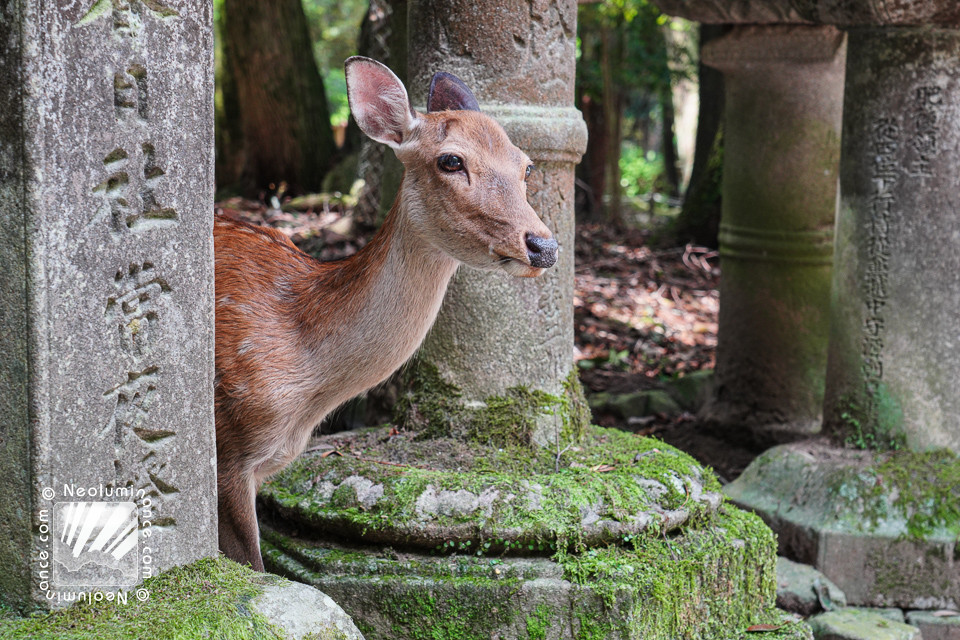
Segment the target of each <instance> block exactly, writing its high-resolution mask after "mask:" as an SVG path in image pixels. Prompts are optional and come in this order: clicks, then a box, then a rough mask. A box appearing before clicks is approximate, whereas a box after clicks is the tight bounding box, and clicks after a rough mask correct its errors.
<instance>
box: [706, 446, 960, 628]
mask: <svg viewBox="0 0 960 640" xmlns="http://www.w3.org/2000/svg"><path fill="white" fill-rule="evenodd" d="M958 486H960V456H958V455H957V454H955V453H952V452H950V451H948V450H946V449H941V450H937V451H928V452H923V453H918V452H913V451H895V452H890V453H877V452H873V451H862V450H854V449H843V448H838V447H835V446H831V445H829V444H827V443H825V442H822V441H808V442H798V443H794V444H789V445H782V446H779V447H774V448H773V449H770V450H769V451H767V452H766V453H764V454H762V455H761V456H759V457H758V458H757V459H756V460H754V461H753V462H752V463H751V464H750V466H749V467H747V469H746V471H744V472H743V475H741V476H740V477H739V478H738V479H737V480H736V481H734V482H732V483H730V484H729V485H727V486H726V487H724V492H725V493H726V494H727V495H728V496H729V497H730V498H731V499H732V500H733V501H734V502H735V503H736V504H738V505H740V506H742V507H744V508H746V509H750V510H752V511H754V512H756V513H757V514H758V515H760V516H761V517H762V518H763V519H764V521H765V522H766V523H767V524H769V525H770V526H771V527H772V528H773V530H774V531H776V532H777V536H778V539H779V544H780V552H781V553H782V554H783V555H785V556H788V557H790V558H792V559H794V560H797V561H800V562H803V563H805V564H810V565H813V566H814V567H816V568H817V569H819V570H820V571H822V572H823V573H824V574H825V575H826V576H827V577H828V578H830V580H832V581H833V582H835V583H836V584H837V586H839V587H840V588H841V589H842V590H843V592H844V593H845V594H846V597H847V603H848V604H851V605H861V606H870V607H900V608H904V609H957V608H958V607H960V572H958V571H957V559H956V558H957V551H958V540H960V512H958V510H957V487H958ZM924 637H926V634H924Z"/></svg>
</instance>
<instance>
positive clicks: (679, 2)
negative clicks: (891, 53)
mask: <svg viewBox="0 0 960 640" xmlns="http://www.w3.org/2000/svg"><path fill="white" fill-rule="evenodd" d="M654 1H655V3H656V5H657V6H658V7H660V9H661V10H662V11H663V12H664V13H669V14H671V15H676V16H681V17H683V18H687V19H689V20H695V21H697V22H706V23H716V24H767V23H777V24H786V23H800V22H807V21H810V22H815V23H821V24H833V25H840V26H854V25H901V26H903V25H957V24H960V7H958V6H957V4H956V2H955V1H954V0H924V1H923V2H910V1H907V0H654Z"/></svg>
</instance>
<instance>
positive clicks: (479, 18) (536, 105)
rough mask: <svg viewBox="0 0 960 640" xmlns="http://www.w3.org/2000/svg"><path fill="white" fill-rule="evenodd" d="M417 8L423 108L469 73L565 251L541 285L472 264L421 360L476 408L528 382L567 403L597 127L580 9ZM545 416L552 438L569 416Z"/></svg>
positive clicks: (554, 5) (417, 87)
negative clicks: (449, 76)
mask: <svg viewBox="0 0 960 640" xmlns="http://www.w3.org/2000/svg"><path fill="white" fill-rule="evenodd" d="M409 11H410V13H409V25H408V29H409V33H410V34H416V37H415V38H411V40H410V52H409V62H408V79H409V82H408V83H407V86H408V87H409V88H410V90H411V97H412V99H413V102H414V104H415V105H419V106H418V108H420V109H423V105H424V104H425V102H426V89H427V87H428V86H429V83H430V77H431V76H432V75H433V73H435V72H436V71H441V70H443V71H448V72H450V73H453V74H456V75H457V76H459V77H460V78H462V79H463V80H464V81H465V82H466V84H467V85H468V86H469V87H470V88H471V89H472V90H473V92H474V93H475V94H476V96H477V99H478V100H479V102H480V106H481V110H482V111H484V112H485V113H487V114H488V115H490V116H492V117H493V118H495V119H496V120H497V121H498V122H500V123H501V124H502V125H503V126H504V128H505V129H506V131H507V134H508V135H509V136H510V139H511V140H512V141H513V143H514V144H516V145H517V146H518V147H520V148H521V149H523V150H524V151H525V152H526V153H527V154H528V155H529V156H530V157H531V158H532V159H533V161H534V163H535V164H536V169H535V171H534V172H533V174H532V175H531V177H530V180H529V183H528V185H529V186H528V188H527V194H528V198H529V201H530V203H531V204H532V206H533V208H534V209H535V210H536V211H537V212H538V213H539V214H540V216H541V218H542V219H543V220H544V222H545V223H546V224H547V226H548V227H549V228H550V229H551V231H553V233H554V234H555V236H556V238H557V241H558V242H559V244H560V255H559V259H558V261H557V264H556V266H554V267H553V268H552V269H550V270H548V271H547V272H546V273H545V274H544V275H543V276H542V277H540V278H537V279H533V280H528V279H516V278H512V277H510V276H507V275H505V274H502V273H482V272H478V271H473V270H470V269H461V270H460V272H459V273H458V274H457V275H456V277H455V280H454V281H453V282H452V283H451V285H450V288H449V291H448V293H447V298H446V301H445V302H444V306H443V309H442V310H441V312H440V315H439V317H438V318H437V322H436V325H435V326H434V328H433V331H432V332H431V334H430V336H429V337H428V338H427V341H426V342H425V343H424V346H423V349H422V351H421V353H420V358H421V363H424V362H425V363H428V364H430V365H433V366H435V367H436V368H437V369H438V371H439V373H440V375H441V377H442V378H443V379H444V381H446V382H447V383H449V384H452V385H454V386H456V387H457V388H459V390H460V392H461V393H462V398H461V399H462V401H463V402H464V404H465V405H467V406H472V407H477V406H482V403H483V402H484V400H486V399H488V398H490V397H492V396H504V395H505V394H506V393H507V392H508V390H510V389H516V388H519V387H524V388H527V389H529V390H536V391H543V392H546V393H548V394H551V395H555V396H558V397H562V396H563V394H564V392H565V386H567V383H568V381H569V380H570V379H571V377H573V376H575V373H574V372H573V267H574V265H573V257H574V250H573V243H574V211H573V205H574V201H573V181H574V173H573V168H574V164H575V163H576V162H578V161H579V159H580V156H581V155H582V154H583V151H584V150H585V148H586V126H585V124H584V122H583V119H582V117H581V116H580V112H579V111H577V110H576V109H575V108H574V107H573V106H572V105H573V102H574V68H575V56H574V39H575V37H576V23H577V4H576V2H575V1H574V0H559V1H558V2H550V3H547V2H539V3H535V4H534V6H533V7H530V6H528V4H526V3H523V2H519V0H512V1H511V2H506V3H503V2H495V1H493V0H485V1H484V2H468V1H467V0H454V1H452V2H450V1H447V2H437V1H427V2H417V3H412V4H411V5H410V9H409ZM574 395H575V396H577V397H576V398H575V401H576V400H578V399H579V395H580V391H579V387H578V386H577V388H576V389H575V393H574ZM534 417H535V418H536V422H537V426H536V428H535V429H534V430H533V431H534V433H533V434H532V436H533V438H534V440H535V441H539V442H541V443H543V442H551V443H552V442H553V441H554V438H555V437H556V434H555V433H554V428H555V425H557V424H558V421H557V420H555V419H554V418H553V417H552V416H546V415H545V414H541V415H538V416H534Z"/></svg>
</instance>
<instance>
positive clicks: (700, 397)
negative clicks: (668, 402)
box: [670, 369, 714, 411]
mask: <svg viewBox="0 0 960 640" xmlns="http://www.w3.org/2000/svg"><path fill="white" fill-rule="evenodd" d="M713 379H714V371H713V369H701V370H700V371H693V372H691V373H688V374H687V375H685V376H683V377H682V378H676V379H673V380H671V381H670V389H671V391H672V392H673V396H674V398H676V400H677V403H678V404H679V405H680V407H681V408H682V409H684V410H686V411H697V410H699V409H700V407H701V406H703V404H704V403H705V402H706V401H707V399H708V398H709V397H710V395H711V394H712V393H713Z"/></svg>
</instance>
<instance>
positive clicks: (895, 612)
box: [848, 607, 916, 626]
mask: <svg viewBox="0 0 960 640" xmlns="http://www.w3.org/2000/svg"><path fill="white" fill-rule="evenodd" d="M848 608H849V609H851V610H853V611H866V612H867V613H875V614H877V615H880V616H883V617H884V618H886V619H887V620H893V621H894V622H906V621H907V619H906V616H904V615H903V609H898V608H897V607H848ZM914 626H916V625H914Z"/></svg>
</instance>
